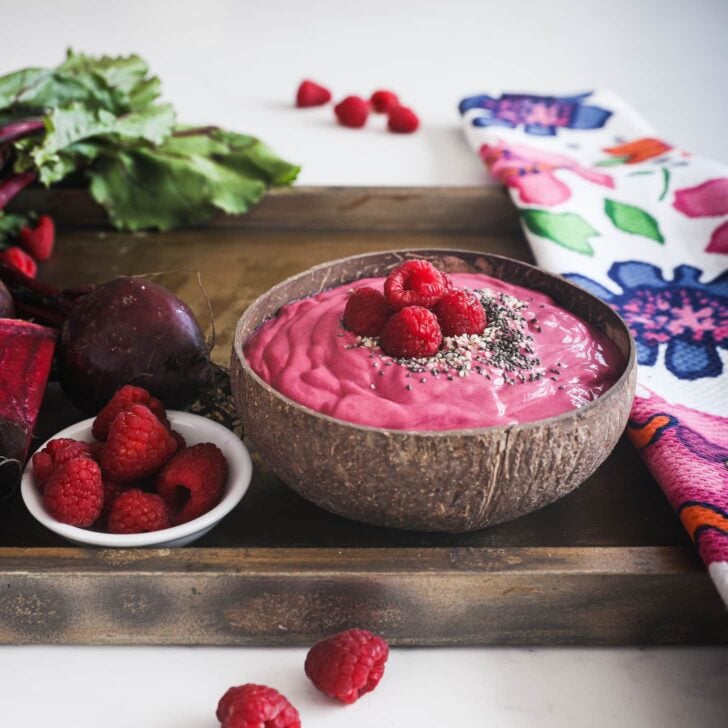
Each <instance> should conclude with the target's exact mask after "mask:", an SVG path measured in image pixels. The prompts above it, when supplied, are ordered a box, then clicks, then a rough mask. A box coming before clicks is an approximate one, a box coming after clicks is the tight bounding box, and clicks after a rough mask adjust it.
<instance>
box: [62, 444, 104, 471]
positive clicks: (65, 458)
mask: <svg viewBox="0 0 728 728" xmlns="http://www.w3.org/2000/svg"><path fill="white" fill-rule="evenodd" d="M76 458H91V459H92V460H95V459H96V458H94V454H93V450H92V449H91V445H90V444H89V443H88V442H73V443H71V444H70V445H66V447H63V448H61V449H60V450H58V451H57V452H56V454H55V456H54V458H53V460H54V462H55V464H56V466H59V465H65V464H66V463H70V462H71V460H75V459H76Z"/></svg>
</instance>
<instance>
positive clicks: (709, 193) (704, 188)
mask: <svg viewBox="0 0 728 728" xmlns="http://www.w3.org/2000/svg"><path fill="white" fill-rule="evenodd" d="M673 206H674V208H675V209H676V210H677V211H678V212H682V214H683V215H687V216H688V217H713V216H715V215H728V177H722V178H719V179H711V180H708V181H707V182H703V184H700V185H698V186H697V187H684V188H683V189H681V190H675V202H674V203H673Z"/></svg>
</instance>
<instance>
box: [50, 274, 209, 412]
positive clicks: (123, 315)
mask: <svg viewBox="0 0 728 728" xmlns="http://www.w3.org/2000/svg"><path fill="white" fill-rule="evenodd" d="M58 374H59V379H60V382H61V386H62V387H63V391H64V392H65V393H66V395H67V396H68V398H69V399H70V400H71V401H72V402H73V403H74V404H75V405H76V406H78V407H80V408H81V409H82V410H85V411H87V412H90V413H95V412H98V411H99V409H101V407H103V406H104V405H105V404H106V403H107V402H108V401H109V400H110V399H111V397H112V396H113V394H114V393H115V392H116V391H117V390H118V389H119V388H120V387H121V386H123V385H124V384H134V385H136V386H139V387H144V388H145V389H146V390H148V391H149V392H150V393H151V394H152V395H153V396H154V397H157V398H158V399H160V400H162V402H163V403H164V404H165V406H167V407H183V406H184V405H185V404H187V403H188V402H189V401H191V400H192V399H194V398H195V397H196V396H197V395H198V394H199V392H200V391H201V390H202V388H203V387H205V386H206V385H208V384H210V383H211V381H212V365H211V363H210V355H209V350H208V348H207V345H206V344H205V339H204V337H203V335H202V332H201V331H200V327H199V325H198V324H197V321H196V319H195V317H194V314H193V313H192V311H191V310H190V309H189V307H188V306H187V304H186V303H184V302H183V301H182V300H180V299H179V298H177V296H175V295H174V294H173V293H171V292H170V291H168V290H167V289H166V288H163V287H162V286H160V285H157V284H156V283H151V282H150V281H148V280H145V279H142V278H116V279H114V280H111V281H108V282H107V283H103V284H101V285H100V286H98V287H97V288H95V289H94V290H93V291H92V292H91V293H89V294H87V295H85V296H83V297H81V298H80V299H78V301H77V302H76V303H74V305H73V307H72V309H71V312H70V314H69V315H68V318H67V319H66V322H65V323H64V325H63V329H62V331H61V339H60V342H59V348H58Z"/></svg>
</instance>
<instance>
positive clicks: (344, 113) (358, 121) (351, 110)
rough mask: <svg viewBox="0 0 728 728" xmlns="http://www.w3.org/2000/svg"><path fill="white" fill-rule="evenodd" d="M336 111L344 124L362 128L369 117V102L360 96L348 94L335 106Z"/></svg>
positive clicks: (353, 127)
mask: <svg viewBox="0 0 728 728" xmlns="http://www.w3.org/2000/svg"><path fill="white" fill-rule="evenodd" d="M334 113H335V114H336V118H337V119H338V120H339V124H341V125H342V126H348V127H350V128H352V129H360V128H361V127H362V126H364V124H366V123H367V119H368V118H369V104H368V103H367V102H366V101H365V100H364V99H363V98H361V97H360V96H347V97H346V98H345V99H344V100H343V101H339V103H338V104H336V106H334Z"/></svg>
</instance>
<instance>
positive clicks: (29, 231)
mask: <svg viewBox="0 0 728 728" xmlns="http://www.w3.org/2000/svg"><path fill="white" fill-rule="evenodd" d="M18 236H19V237H20V244H21V245H22V246H23V248H24V249H25V250H26V251H27V252H28V253H30V254H31V255H32V256H33V257H34V258H35V259H36V260H37V261H38V262H39V263H45V261H46V260H48V259H49V258H50V257H51V255H52V254H53V245H54V243H55V241H56V226H55V224H54V222H53V218H52V217H50V216H49V215H41V216H40V217H39V218H38V224H37V225H36V226H35V227H34V228H32V227H29V226H28V225H25V226H24V227H22V228H20V232H19V233H18Z"/></svg>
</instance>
